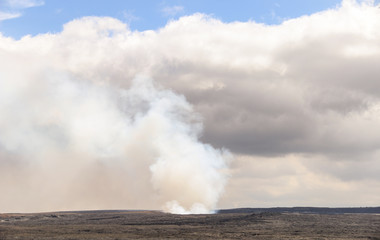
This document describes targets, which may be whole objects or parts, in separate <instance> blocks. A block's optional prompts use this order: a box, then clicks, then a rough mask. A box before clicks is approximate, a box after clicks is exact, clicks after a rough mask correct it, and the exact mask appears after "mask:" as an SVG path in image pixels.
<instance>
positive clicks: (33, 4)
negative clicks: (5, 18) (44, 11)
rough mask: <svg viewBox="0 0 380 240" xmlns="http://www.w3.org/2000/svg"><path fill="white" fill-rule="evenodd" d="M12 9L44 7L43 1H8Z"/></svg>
mask: <svg viewBox="0 0 380 240" xmlns="http://www.w3.org/2000/svg"><path fill="white" fill-rule="evenodd" d="M6 1H7V3H8V5H9V6H10V7H11V8H16V9H22V8H31V7H37V6H42V5H44V4H45V3H44V1H43V0H6Z"/></svg>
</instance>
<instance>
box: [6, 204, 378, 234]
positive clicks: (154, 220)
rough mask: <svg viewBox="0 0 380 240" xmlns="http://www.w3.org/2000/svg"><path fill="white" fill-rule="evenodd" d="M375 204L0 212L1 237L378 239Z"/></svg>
mask: <svg viewBox="0 0 380 240" xmlns="http://www.w3.org/2000/svg"><path fill="white" fill-rule="evenodd" d="M379 212H380V208H350V209H343V208H342V209H330V208H268V209H258V208H244V209H230V210H221V211H219V213H218V214H212V215H174V214H168V213H162V212H158V211H83V212H55V213H35V214H0V240H5V239H141V238H145V239H168V238H173V239H373V240H374V239H378V240H380V214H379Z"/></svg>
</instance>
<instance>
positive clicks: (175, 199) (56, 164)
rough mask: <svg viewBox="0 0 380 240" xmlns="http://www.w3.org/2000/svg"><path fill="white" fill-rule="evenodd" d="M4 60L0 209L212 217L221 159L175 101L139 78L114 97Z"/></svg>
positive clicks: (195, 118) (103, 88) (92, 85)
mask: <svg viewBox="0 0 380 240" xmlns="http://www.w3.org/2000/svg"><path fill="white" fill-rule="evenodd" d="M9 59H10V61H8V63H9V65H8V66H3V67H2V70H3V71H1V76H0V78H1V81H0V98H1V100H0V115H1V118H0V133H1V135H0V192H1V196H2V197H1V198H0V206H1V210H0V211H6V212H10V211H23V212H24V211H50V210H72V209H110V208H113V209H115V208H122V209H128V208H145V209H146V208H155V207H157V206H160V207H162V208H163V209H164V210H166V211H169V212H172V213H210V212H212V211H213V209H215V207H216V204H217V202H218V199H219V197H220V195H221V193H222V191H223V187H224V185H225V182H226V176H225V174H224V173H223V170H224V169H225V168H226V160H227V159H228V158H229V153H228V152H226V151H224V150H218V149H214V148H213V147H211V146H210V145H207V144H203V143H201V142H199V140H198V138H199V136H200V134H201V132H202V124H201V117H200V116H199V115H198V114H197V113H196V112H194V111H193V109H192V106H191V105H190V104H189V103H188V102H187V101H186V99H185V97H184V96H182V95H178V94H175V93H174V92H172V91H169V90H165V89H163V88H162V87H160V86H158V85H156V84H155V83H154V82H153V80H151V79H149V78H148V77H144V76H138V77H137V78H136V79H134V80H133V82H132V84H131V85H130V87H129V88H124V89H121V88H118V87H115V86H113V85H112V84H105V83H98V82H92V81H85V80H83V79H77V78H75V77H74V76H70V75H69V74H67V73H65V72H59V71H56V70H51V69H50V70H49V69H48V70H47V69H44V68H41V65H40V66H37V65H38V64H37V65H34V64H33V63H29V64H26V63H25V62H24V63H25V65H18V64H17V65H18V66H20V68H21V70H20V69H17V68H15V67H14V66H16V64H14V62H13V64H12V63H11V61H12V58H9ZM17 60H20V59H19V58H17ZM20 61H22V60H20ZM21 63H22V62H21ZM19 64H20V62H19Z"/></svg>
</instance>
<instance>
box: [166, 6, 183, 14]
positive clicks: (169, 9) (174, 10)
mask: <svg viewBox="0 0 380 240" xmlns="http://www.w3.org/2000/svg"><path fill="white" fill-rule="evenodd" d="M183 11H184V7H183V6H170V7H168V6H167V7H164V8H162V9H161V12H162V13H163V14H164V15H166V16H176V15H178V14H181V13H182V12H183Z"/></svg>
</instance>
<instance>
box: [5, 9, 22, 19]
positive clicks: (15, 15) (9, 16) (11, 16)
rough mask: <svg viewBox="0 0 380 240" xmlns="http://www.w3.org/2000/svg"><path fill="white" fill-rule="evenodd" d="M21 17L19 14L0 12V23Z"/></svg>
mask: <svg viewBox="0 0 380 240" xmlns="http://www.w3.org/2000/svg"><path fill="white" fill-rule="evenodd" d="M20 16H21V13H10V12H1V11H0V21H3V20H7V19H12V18H18V17H20Z"/></svg>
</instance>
